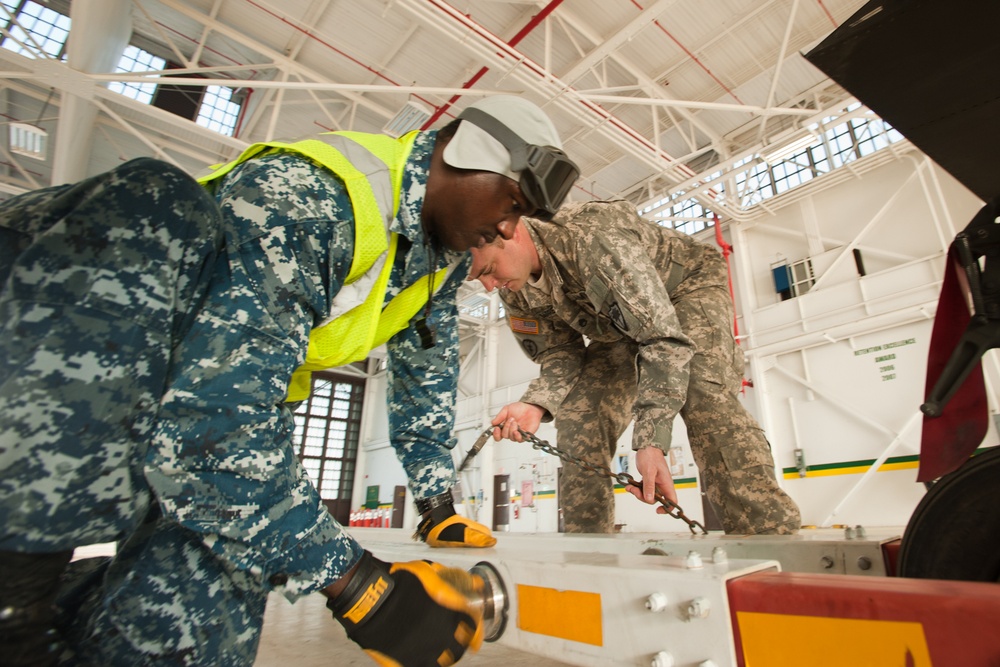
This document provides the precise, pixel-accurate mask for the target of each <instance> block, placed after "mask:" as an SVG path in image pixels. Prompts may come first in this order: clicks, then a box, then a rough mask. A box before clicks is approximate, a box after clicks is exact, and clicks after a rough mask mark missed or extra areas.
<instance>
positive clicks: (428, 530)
mask: <svg viewBox="0 0 1000 667" xmlns="http://www.w3.org/2000/svg"><path fill="white" fill-rule="evenodd" d="M417 535H418V536H419V537H420V539H422V540H423V541H424V542H426V543H427V544H429V545H430V546H432V547H476V548H486V547H492V546H494V545H495V544H496V543H497V538H495V537H493V534H492V533H491V532H490V529H489V528H487V527H486V526H484V525H483V524H481V523H476V522H475V521H473V520H472V519H466V518H465V517H464V516H459V515H457V514H452V515H451V516H449V517H447V518H446V519H444V520H442V521H435V519H434V517H433V516H431V517H428V518H426V519H424V520H423V522H422V523H421V524H420V526H419V527H418V528H417Z"/></svg>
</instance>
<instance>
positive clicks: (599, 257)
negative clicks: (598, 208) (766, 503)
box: [576, 225, 694, 453]
mask: <svg viewBox="0 0 1000 667" xmlns="http://www.w3.org/2000/svg"><path fill="white" fill-rule="evenodd" d="M589 229H590V230H594V231H591V232H589V233H586V234H581V235H580V236H579V240H578V245H577V257H576V259H577V266H578V268H579V271H580V279H581V283H582V284H583V285H584V288H585V290H586V292H587V297H588V299H589V300H590V301H591V303H592V304H593V306H594V308H595V309H597V311H598V312H599V313H601V314H602V315H604V316H606V317H608V318H609V319H610V320H611V323H612V325H613V326H614V327H615V328H616V329H617V330H618V331H619V332H620V333H621V334H622V335H623V336H626V337H628V338H630V339H632V340H634V341H635V342H637V343H638V344H639V355H638V358H637V359H636V370H637V373H638V387H637V398H636V401H635V404H634V406H633V418H634V419H635V429H634V431H633V435H632V448H633V449H635V450H639V449H643V448H645V447H649V446H655V447H659V448H661V449H662V450H663V451H664V453H666V452H667V451H668V450H669V449H670V444H671V438H672V430H673V421H674V417H676V416H677V414H678V413H679V412H680V409H681V407H683V405H684V402H685V401H686V399H687V386H688V377H689V369H688V364H689V362H690V361H691V358H692V356H693V355H694V352H693V350H692V344H691V341H690V339H689V338H688V337H687V336H686V335H685V334H684V332H683V330H682V329H681V325H680V322H679V321H678V319H677V314H676V312H675V310H674V307H673V304H672V303H671V302H670V297H669V295H668V293H667V289H666V287H665V286H664V284H663V281H662V279H661V278H660V273H659V271H658V269H657V267H656V266H655V265H654V264H653V262H652V261H651V259H650V257H649V255H648V254H647V250H646V248H645V247H644V245H643V243H641V242H640V239H639V238H638V237H637V236H635V235H634V233H633V232H631V231H629V230H628V229H627V228H622V227H612V226H608V225H592V226H590V227H589Z"/></svg>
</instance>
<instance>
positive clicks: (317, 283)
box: [145, 154, 361, 599]
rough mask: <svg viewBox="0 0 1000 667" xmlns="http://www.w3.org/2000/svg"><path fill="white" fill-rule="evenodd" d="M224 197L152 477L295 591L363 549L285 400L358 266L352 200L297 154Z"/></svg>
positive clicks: (238, 559)
mask: <svg viewBox="0 0 1000 667" xmlns="http://www.w3.org/2000/svg"><path fill="white" fill-rule="evenodd" d="M216 196H217V198H218V200H219V203H220V206H221V208H222V211H223V216H224V221H225V222H224V229H225V234H226V248H227V256H224V257H222V258H221V259H220V261H219V264H218V265H217V267H216V271H215V279H214V280H213V284H212V288H211V289H210V291H209V294H208V296H207V297H206V300H205V304H204V306H203V307H202V308H201V309H200V310H199V312H198V313H197V316H196V318H195V321H194V322H193V324H192V325H191V330H190V332H189V334H188V335H187V336H186V337H185V339H184V341H183V342H182V344H181V345H180V346H178V348H177V350H176V351H175V355H174V357H175V360H174V364H173V367H172V368H171V369H170V383H169V388H168V391H167V393H166V395H165V396H164V397H163V400H162V402H161V405H160V413H159V419H158V423H157V427H156V429H155V432H154V437H153V440H152V443H151V445H150V451H149V454H148V457H147V460H146V470H145V472H146V478H147V479H148V480H149V483H150V485H151V486H152V487H153V488H154V489H155V490H156V494H157V497H158V499H159V501H160V505H161V508H162V509H163V511H164V512H165V514H166V515H167V516H168V517H171V518H173V519H174V520H176V521H178V522H179V523H181V524H182V525H184V526H185V527H187V528H188V529H191V530H194V531H196V532H197V533H199V534H200V535H201V536H202V540H203V541H204V542H205V543H206V544H207V545H209V546H210V547H211V548H212V550H213V551H214V552H215V553H217V554H219V555H220V556H221V557H222V558H223V559H224V560H225V561H227V562H228V563H231V564H232V566H234V567H235V568H237V569H239V570H245V571H249V572H252V573H255V574H257V575H258V576H260V577H262V579H263V581H264V582H265V585H267V586H268V587H277V588H278V590H280V592H282V593H283V594H284V595H285V596H286V597H288V598H289V599H294V598H295V597H297V596H298V595H301V594H304V593H309V592H312V591H315V590H317V589H319V588H321V587H325V586H327V585H329V584H330V583H332V582H333V581H334V580H336V579H337V578H339V577H340V576H341V575H342V574H343V573H345V572H346V571H347V570H348V569H349V568H350V567H351V566H352V565H353V563H354V562H355V561H356V560H357V559H358V558H359V557H360V555H361V548H360V546H359V545H358V544H357V542H356V541H355V540H354V539H353V538H351V537H350V536H349V535H348V534H347V533H346V532H345V531H344V530H343V529H342V528H341V526H340V525H339V524H338V523H337V522H336V521H335V520H334V519H333V517H332V516H331V515H330V513H329V512H328V511H327V510H326V507H325V506H324V505H323V503H322V502H321V500H320V498H319V494H318V492H317V491H316V489H315V487H314V486H313V484H312V483H311V482H310V481H309V478H308V476H307V475H306V473H305V470H304V469H303V467H302V465H301V464H300V462H299V460H298V457H297V456H296V454H295V451H294V447H293V444H292V433H293V430H294V420H293V417H292V414H291V412H290V410H289V409H288V407H287V406H286V405H285V403H284V398H285V395H286V391H287V385H288V381H289V378H290V376H291V373H292V371H293V370H294V369H295V368H296V367H297V366H298V364H299V363H301V361H302V359H303V358H304V356H305V349H306V346H307V345H308V339H309V332H310V330H311V329H312V326H313V325H314V323H315V322H316V321H317V319H318V318H320V317H322V316H325V314H326V313H327V312H329V303H330V300H331V299H332V297H333V295H335V294H336V293H337V291H339V289H340V281H341V280H342V279H343V277H344V275H346V272H347V270H348V268H349V265H350V258H351V255H352V253H353V241H354V236H353V234H354V232H353V223H352V222H351V214H350V203H349V200H348V199H347V197H346V195H345V193H344V192H343V187H342V186H341V184H340V182H339V181H338V180H337V179H335V178H334V177H333V176H332V174H330V173H329V172H327V171H326V170H324V169H322V168H319V167H317V166H315V165H313V164H312V163H310V162H309V161H308V160H304V159H301V158H299V157H296V156H294V155H290V154H277V155H271V156H268V157H265V158H261V159H256V160H253V161H251V162H248V163H246V164H245V165H243V166H241V168H239V169H238V170H235V171H234V172H233V174H232V175H230V176H229V177H227V179H226V180H225V181H224V182H223V183H222V184H221V185H220V187H219V189H218V192H217V193H216Z"/></svg>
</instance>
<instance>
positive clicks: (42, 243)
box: [0, 96, 577, 667]
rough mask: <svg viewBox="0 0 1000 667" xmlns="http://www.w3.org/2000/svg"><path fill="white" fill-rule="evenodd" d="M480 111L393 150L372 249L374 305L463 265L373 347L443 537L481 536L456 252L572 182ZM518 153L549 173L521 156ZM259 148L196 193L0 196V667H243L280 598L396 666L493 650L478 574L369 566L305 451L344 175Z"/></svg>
mask: <svg viewBox="0 0 1000 667" xmlns="http://www.w3.org/2000/svg"><path fill="white" fill-rule="evenodd" d="M477 109H478V112H479V114H480V115H481V116H483V115H485V116H487V119H486V120H485V121H483V120H482V118H475V117H474V118H472V119H471V120H466V119H464V118H463V117H462V116H461V115H460V117H459V120H458V121H455V122H453V123H452V124H450V125H449V126H448V127H446V128H444V129H442V130H441V131H440V132H420V133H416V134H415V136H411V135H407V137H409V139H408V140H409V141H411V142H412V148H410V145H409V144H407V150H408V152H402V153H400V154H399V157H398V163H397V164H398V169H397V172H394V173H395V174H397V178H398V180H396V181H394V182H392V181H390V180H389V177H388V176H379V177H380V178H383V181H379V183H382V182H384V183H386V184H392V185H393V187H394V188H395V190H394V193H393V191H390V190H389V189H388V188H383V191H381V192H382V196H383V198H385V197H388V203H389V205H390V206H389V208H388V209H386V208H384V207H382V208H381V210H382V211H387V213H384V216H383V217H384V224H385V226H386V228H385V230H382V224H383V219H382V218H380V219H379V220H377V221H376V222H377V227H378V229H376V230H374V232H373V233H374V236H375V237H378V236H379V235H381V238H382V240H383V241H384V240H385V238H386V236H387V234H388V233H389V232H392V234H393V239H394V240H395V239H398V245H397V246H395V259H394V260H392V261H388V260H387V261H386V262H384V264H385V265H386V268H385V269H384V272H383V275H388V279H387V283H386V285H387V286H386V287H384V290H385V297H384V301H385V302H389V301H390V300H391V299H394V298H395V296H396V295H397V294H399V293H400V292H401V291H402V289H403V288H404V287H406V286H407V285H411V284H414V283H415V280H416V279H417V278H419V277H420V276H424V275H427V274H429V273H432V272H433V271H435V270H437V269H439V268H442V267H447V266H449V265H450V266H451V268H452V272H451V273H450V274H448V275H447V277H445V278H444V284H443V285H442V286H441V287H440V288H439V289H438V291H437V292H436V293H435V294H434V295H433V298H430V297H429V296H428V288H425V289H424V290H423V295H424V300H426V302H427V305H426V308H421V310H420V312H418V313H417V315H415V316H414V317H413V319H412V321H410V322H409V323H408V324H407V323H406V322H405V321H404V322H403V326H404V328H403V329H402V330H401V331H399V332H398V333H396V334H395V335H393V336H392V337H391V339H389V341H388V343H387V349H388V361H389V388H388V399H389V419H390V432H391V434H392V436H391V438H392V444H393V445H394V447H395V448H396V450H397V453H398V455H399V458H400V460H401V462H402V464H403V467H404V470H405V471H406V473H407V476H408V479H409V483H410V488H411V490H412V491H413V494H414V497H415V498H416V499H417V503H418V509H419V510H420V511H421V513H422V514H423V521H422V522H421V530H420V534H421V536H422V537H423V538H424V539H425V540H426V541H427V542H428V543H429V544H431V545H432V546H478V547H483V546H491V545H492V544H493V543H494V542H495V540H494V538H493V537H492V536H491V535H490V533H489V529H488V528H486V527H485V526H482V525H480V524H477V523H475V522H472V521H469V520H468V519H465V518H464V517H457V515H456V513H455V511H454V508H453V506H452V504H451V487H452V486H453V485H454V483H455V472H454V465H453V463H452V459H451V455H450V451H449V450H450V449H451V448H452V447H453V446H454V436H453V434H452V427H453V420H454V410H453V406H454V400H455V391H456V383H457V375H458V337H457V313H456V307H455V299H454V296H455V293H456V290H457V288H458V286H459V284H460V282H461V280H462V278H463V277H464V275H465V272H466V271H465V266H466V265H467V264H466V260H467V255H465V253H464V251H465V250H466V249H468V248H470V247H473V246H476V245H478V244H482V243H486V242H489V241H491V240H492V239H493V238H494V237H495V236H496V235H498V234H500V235H507V236H510V234H511V231H512V229H513V226H514V224H516V222H517V220H518V218H519V216H520V215H522V214H524V213H536V214H539V213H541V214H544V213H546V212H548V213H551V212H553V211H554V210H555V209H556V208H558V206H559V204H560V203H561V201H562V199H563V198H564V197H565V195H566V192H567V191H568V189H569V187H570V186H571V184H572V180H573V179H574V178H575V176H576V173H577V172H576V171H575V166H574V165H572V163H571V162H569V161H568V159H566V158H565V156H564V155H563V154H562V153H561V151H559V150H557V148H558V146H559V138H558V135H557V134H556V132H555V129H554V127H553V126H552V123H551V121H550V120H549V119H548V118H547V117H546V116H545V114H544V113H543V112H542V111H541V110H540V109H539V108H538V107H536V106H535V105H533V104H531V103H530V102H527V101H524V100H521V99H520V98H512V97H506V96H496V97H492V98H485V99H483V100H481V101H480V102H477V103H476V104H474V105H472V107H470V109H466V111H465V112H463V113H466V112H469V113H473V112H475V111H476V110H477ZM490 119H492V121H490ZM480 122H482V123H484V124H485V126H486V128H487V129H483V127H481V126H480ZM489 122H492V123H493V124H494V125H496V124H499V125H500V126H501V127H502V128H504V129H505V130H506V132H507V135H512V136H513V139H511V137H510V136H504V138H503V139H496V138H495V137H494V130H495V128H493V129H490V126H489ZM367 136H369V137H377V136H379V135H367ZM334 139H336V140H337V141H340V142H341V143H340V144H339V145H344V143H343V142H344V141H348V140H350V141H354V142H362V143H360V144H358V146H361V147H365V146H366V145H368V144H371V145H381V144H379V141H378V140H375V139H367V140H366V139H365V138H364V137H362V136H359V135H354V136H353V138H346V139H345V138H343V137H335V138H334ZM382 139H385V138H382ZM403 139H404V138H401V139H400V140H399V141H403ZM332 140H333V139H331V141H332ZM517 141H520V142H521V143H522V144H525V145H527V146H528V148H529V149H531V150H534V151H536V152H537V153H539V154H542V155H548V156H549V157H552V159H553V160H554V162H553V164H556V165H562V166H563V167H565V168H564V170H563V172H562V173H555V172H553V171H552V170H551V169H550V170H549V171H548V172H543V171H540V170H538V169H535V168H533V167H529V166H526V165H525V164H523V162H522V163H515V161H514V159H513V157H512V154H511V153H510V150H511V149H510V148H508V145H509V144H510V143H511V142H515V143H516V142H517ZM351 145H354V144H351ZM553 146H554V147H555V148H554V147H553ZM264 148H265V150H263V152H260V153H258V154H255V155H253V156H252V158H250V159H246V160H245V161H242V162H240V163H239V164H238V165H237V166H236V167H235V168H233V169H232V170H231V171H228V172H227V173H226V174H225V175H224V176H223V177H221V178H219V179H218V180H216V181H213V182H212V183H211V185H210V191H209V190H208V189H206V188H204V187H202V186H201V185H199V184H198V183H196V182H195V181H194V180H193V179H192V178H191V177H189V176H188V175H187V174H184V173H183V172H181V171H180V170H178V169H175V168H173V167H171V166H169V165H166V164H164V163H161V162H157V161H154V160H150V159H139V160H134V161H132V162H129V163H126V164H124V165H122V166H120V167H118V168H116V169H114V170H112V171H110V172H107V173H105V174H101V175H99V176H96V177H93V178H90V179H87V180H85V181H81V182H79V183H76V184H71V185H63V186H55V187H51V188H47V189H44V190H39V191H35V192H31V193H27V194H24V195H21V196H19V197H15V198H13V199H11V200H9V201H7V202H5V203H3V204H2V205H0V290H2V291H0V314H2V320H0V326H2V327H3V331H2V334H0V423H2V429H0V646H3V650H4V658H3V661H4V663H5V664H25V665H27V664H30V665H50V664H56V663H57V661H59V660H61V661H62V662H63V663H68V664H85V665H89V664H93V665H101V666H102V667H103V666H106V665H145V664H170V665H250V664H252V663H253V659H254V656H255V654H256V649H257V642H258V639H259V633H260V628H261V623H262V618H263V611H264V605H265V600H266V597H267V594H268V593H269V592H270V591H272V590H273V591H277V592H280V593H282V594H283V595H284V596H285V597H287V598H288V599H289V600H292V601H294V600H295V599H297V598H298V597H300V596H302V595H305V594H307V593H312V592H315V591H321V592H323V593H324V594H326V595H327V596H328V597H330V598H331V599H330V603H329V604H328V606H329V607H330V609H331V610H332V611H333V612H334V617H335V618H336V619H337V620H338V621H340V622H341V623H342V624H343V625H344V626H345V628H346V629H347V631H348V635H349V636H350V637H351V638H352V639H354V640H355V641H356V642H357V643H359V644H360V645H361V646H362V647H363V648H365V650H367V651H370V652H372V653H373V655H375V654H378V655H381V656H383V658H384V659H392V660H395V661H396V662H398V663H399V664H430V663H433V664H442V665H445V664H451V663H452V662H453V661H457V660H458V659H459V658H460V657H461V656H462V654H463V652H464V651H465V650H466V649H467V648H469V647H471V648H473V649H475V648H477V647H478V645H479V643H480V642H481V641H482V632H481V630H482V626H481V615H478V614H479V613H478V612H476V611H475V610H474V609H472V608H470V607H469V606H468V604H467V603H464V602H462V601H463V600H464V598H463V597H462V596H461V595H460V593H461V592H469V590H473V589H475V588H476V586H477V585H479V583H481V582H477V581H476V580H473V579H472V578H471V577H470V578H469V580H468V581H464V582H458V583H462V585H463V586H465V587H466V589H467V590H465V591H457V589H456V588H454V587H453V586H452V584H451V583H448V582H446V581H445V579H444V578H442V577H441V576H439V572H438V571H439V569H440V567H439V566H437V565H435V564H433V563H430V562H424V561H418V562H415V563H394V564H387V563H382V562H381V561H378V560H377V559H375V558H374V557H372V556H371V554H370V553H368V552H366V551H365V550H364V549H363V548H362V547H361V546H360V545H359V544H358V543H357V542H356V541H355V540H354V539H353V538H351V537H350V536H349V535H348V534H347V533H346V532H345V531H344V530H343V529H342V528H341V526H340V525H339V524H338V523H337V522H336V521H334V520H333V518H332V517H331V516H330V514H329V513H328V512H327V511H326V509H325V507H324V505H323V504H322V502H321V501H320V498H319V495H318V493H317V491H316V489H315V487H314V486H313V485H312V484H311V483H310V481H309V479H308V477H307V476H306V474H305V471H304V469H303V468H302V466H301V464H300V462H299V461H298V459H297V457H296V455H295V451H294V448H293V445H292V441H291V436H292V432H293V429H294V421H293V417H292V412H291V409H290V406H289V405H288V404H287V403H286V402H285V401H286V396H287V395H288V391H289V378H290V377H291V376H292V373H293V371H294V370H295V369H296V367H297V366H299V364H302V362H303V359H304V358H306V350H307V347H310V337H311V335H312V333H313V331H314V329H316V328H317V326H318V325H320V324H321V323H322V322H323V321H324V320H326V319H329V316H330V313H331V312H332V310H333V308H334V304H335V303H336V301H337V298H338V296H340V295H342V293H343V292H346V291H347V290H344V289H342V288H343V287H344V285H345V282H346V281H345V277H346V276H347V275H348V273H349V270H350V268H351V265H352V261H353V260H352V258H354V257H355V245H356V243H355V242H356V240H358V239H359V238H360V235H361V234H362V231H361V227H359V226H358V224H357V223H356V220H355V217H356V214H357V216H360V213H359V210H360V209H358V208H357V206H358V201H356V200H355V196H356V195H355V191H354V190H351V185H349V182H348V181H346V180H342V179H341V178H339V177H338V176H336V175H335V173H341V171H331V169H332V168H330V169H328V168H326V163H322V165H323V166H321V164H318V163H317V162H316V161H315V160H313V159H309V158H307V157H306V156H304V155H303V154H301V153H298V152H295V151H294V150H284V149H280V148H273V147H264ZM522 148H523V146H522ZM351 150H352V151H353V152H349V153H348V154H349V155H352V156H354V157H350V158H349V159H350V162H351V163H355V162H356V159H355V158H357V159H361V157H362V155H361V154H362V153H365V154H366V155H368V157H366V158H364V159H372V160H373V159H375V158H374V157H372V155H373V154H371V153H366V151H365V150H361V149H359V148H358V147H357V146H355V148H354V149H351ZM394 159H395V158H394ZM384 164H385V165H388V164H389V163H388V162H385V163H384ZM567 165H568V166H567ZM338 169H343V170H347V171H349V170H350V165H348V166H346V167H344V166H340V167H338ZM359 169H360V167H359ZM387 169H388V167H385V168H384V169H383V170H382V171H378V172H377V174H382V173H383V172H385V173H388V171H387ZM360 173H361V174H362V178H363V179H367V180H366V181H365V182H367V183H370V184H371V188H372V189H371V190H369V192H375V191H376V190H378V188H376V185H375V183H376V181H375V180H373V179H375V177H376V176H375V175H372V174H376V172H371V171H362V172H360ZM377 174H376V175H377ZM394 200H395V204H396V206H397V207H398V208H396V209H393V208H392V207H391V205H392V204H393V203H394ZM375 213H376V214H378V213H379V211H378V210H376V211H375ZM366 233H368V232H366ZM360 243H361V242H360V241H358V244H360ZM456 267H457V269H456ZM357 284H358V283H355V285H354V286H352V291H354V292H358V291H359V289H360V288H357ZM372 289H374V288H372ZM362 296H363V295H362ZM376 305H378V304H377V303H376ZM375 312H376V313H377V312H378V310H376V311H375ZM383 317H385V316H384V314H383ZM317 330H318V329H317ZM310 349H311V348H310ZM108 541H117V542H118V550H117V555H116V557H115V558H114V559H113V560H111V561H110V563H107V562H104V563H101V564H100V566H99V567H94V568H84V567H78V566H79V564H77V563H74V564H73V565H72V566H69V567H68V568H67V562H68V561H69V559H70V557H71V555H72V550H73V548H74V547H77V546H81V545H86V544H92V543H99V542H108ZM462 574H465V573H462ZM466 576H467V575H466ZM60 577H62V584H60ZM452 581H453V582H454V580H452ZM458 583H456V584H455V585H458ZM60 586H61V587H60ZM57 587H59V590H57ZM57 595H58V596H59V599H58V602H59V604H58V606H54V605H53V600H55V599H56V597H57ZM57 611H58V612H61V613H62V617H59V618H57V617H56V616H55V614H56V612H57ZM57 627H58V631H57V630H56V628H57ZM60 633H61V634H62V635H63V636H62V637H60V636H59V634H60ZM393 664H395V663H393Z"/></svg>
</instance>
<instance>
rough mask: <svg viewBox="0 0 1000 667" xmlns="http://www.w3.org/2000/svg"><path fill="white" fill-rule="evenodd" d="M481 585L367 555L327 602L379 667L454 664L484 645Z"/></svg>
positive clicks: (438, 569)
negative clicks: (339, 589) (335, 594)
mask: <svg viewBox="0 0 1000 667" xmlns="http://www.w3.org/2000/svg"><path fill="white" fill-rule="evenodd" d="M483 590H484V584H483V580H482V579H481V578H480V577H478V576H476V575H473V574H469V573H468V572H466V571H465V570H460V569H457V568H446V567H445V566H443V565H441V564H440V563H432V562H430V561H424V560H415V561H410V562H406V563H385V562H383V561H380V560H379V559H377V558H375V557H374V556H372V555H371V553H369V552H368V551H366V552H365V553H364V555H363V556H362V557H361V562H360V564H359V565H358V568H357V570H356V571H355V574H354V577H353V578H352V579H351V581H350V582H349V583H348V584H347V588H346V589H345V590H344V592H343V593H342V594H341V595H339V596H338V597H337V598H335V599H332V600H330V601H328V602H327V603H326V606H327V607H328V608H329V609H330V610H331V611H332V612H333V617H334V618H335V619H336V620H337V621H338V622H339V623H340V624H341V625H343V626H344V628H345V629H346V630H347V636H348V637H349V638H350V639H351V640H352V641H354V642H356V643H357V644H358V645H359V646H361V647H362V648H363V649H364V650H365V653H367V654H368V655H369V656H371V658H372V659H373V660H374V661H375V662H377V663H378V664H379V665H381V666H382V667H426V666H427V665H440V666H441V667H447V666H448V665H454V664H455V663H456V662H458V661H459V659H460V658H461V657H462V656H463V655H464V654H465V652H466V650H471V651H473V652H475V651H478V650H479V647H480V646H482V644H483V616H482V607H481V604H480V605H475V604H473V601H474V600H476V599H477V597H482V596H483V595H484V593H483Z"/></svg>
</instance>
